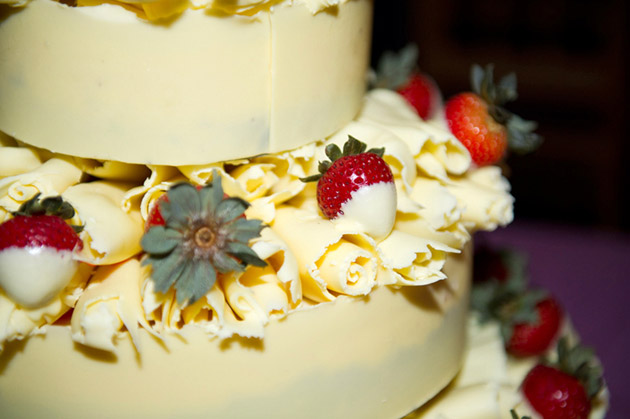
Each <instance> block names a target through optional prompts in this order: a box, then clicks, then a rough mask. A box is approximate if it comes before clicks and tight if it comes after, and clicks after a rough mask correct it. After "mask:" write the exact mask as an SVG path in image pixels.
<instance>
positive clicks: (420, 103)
mask: <svg viewBox="0 0 630 419" xmlns="http://www.w3.org/2000/svg"><path fill="white" fill-rule="evenodd" d="M396 90H397V91H398V93H400V94H401V95H402V96H403V97H404V98H405V99H406V100H407V102H409V104H410V105H411V106H413V108H414V109H415V110H416V112H417V113H418V115H419V116H420V118H422V119H425V120H426V119H430V118H431V117H433V116H434V115H435V112H436V109H437V108H438V105H439V104H440V103H441V95H440V91H439V89H438V87H437V84H436V83H435V81H434V80H433V79H432V78H431V77H429V76H428V75H427V74H424V73H419V72H417V73H413V74H412V75H411V77H410V78H409V80H408V81H407V83H406V84H404V85H403V86H401V87H399V88H398V89H396Z"/></svg>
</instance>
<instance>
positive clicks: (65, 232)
mask: <svg viewBox="0 0 630 419" xmlns="http://www.w3.org/2000/svg"><path fill="white" fill-rule="evenodd" d="M72 216H74V209H72V207H70V205H69V204H67V203H65V202H63V201H62V200H61V198H60V197H51V198H46V199H44V200H42V201H39V200H38V197H37V196H36V197H35V198H33V199H32V200H30V201H28V202H26V203H24V204H23V205H22V206H21V207H20V209H19V210H18V211H17V212H16V213H14V217H13V218H11V219H9V220H8V221H5V222H4V223H2V224H0V286H1V287H2V288H3V290H4V291H5V293H6V294H7V295H8V296H9V297H10V298H11V299H12V300H13V301H14V302H16V303H18V304H20V305H23V306H25V307H29V308H34V307H40V306H42V305H43V304H45V303H47V302H48V301H49V300H50V299H51V298H53V297H54V296H55V295H57V294H58V293H59V292H60V291H61V290H62V289H63V288H64V287H65V286H66V285H67V284H68V282H69V281H70V280H71V279H72V277H73V276H74V273H75V272H76V269H77V262H76V260H75V259H74V252H75V251H78V250H81V249H82V247H83V243H82V241H81V239H80V238H79V236H78V234H77V230H75V229H74V228H73V227H71V226H70V225H68V224H67V223H66V221H64V219H65V218H71V217H72Z"/></svg>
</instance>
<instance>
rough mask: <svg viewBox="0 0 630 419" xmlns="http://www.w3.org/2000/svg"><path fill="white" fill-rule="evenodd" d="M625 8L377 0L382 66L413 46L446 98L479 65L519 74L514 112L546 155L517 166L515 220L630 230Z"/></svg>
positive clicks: (502, 0)
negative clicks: (392, 53) (391, 53)
mask: <svg viewBox="0 0 630 419" xmlns="http://www.w3.org/2000/svg"><path fill="white" fill-rule="evenodd" d="M628 9H629V7H628V5H627V3H626V2H624V1H622V0H601V1H587V0H526V1H523V0H482V1H471V0H450V1H449V0H407V1H404V0H403V1H392V0H376V1H375V16H374V39H373V48H372V50H373V58H372V59H373V63H375V62H376V61H377V59H378V57H380V55H381V54H382V53H383V51H385V50H399V49H400V48H402V47H403V46H404V45H405V44H406V43H408V42H410V41H411V42H415V43H416V44H417V45H418V46H419V49H420V57H419V63H418V64H419V68H420V69H421V70H422V71H424V72H426V73H428V74H430V75H431V76H433V78H434V79H435V80H436V81H437V83H438V85H439V86H440V88H441V90H442V93H443V95H444V96H445V98H448V97H450V96H451V95H453V94H455V93H458V92H460V91H464V90H468V89H469V69H470V66H471V65H472V64H473V63H478V64H480V65H485V64H487V63H494V65H495V77H497V78H498V77H500V76H502V75H504V74H507V73H508V72H511V71H514V72H516V74H517V76H518V82H519V98H518V100H517V101H516V102H514V103H513V104H511V105H508V109H510V110H511V111H513V112H515V113H517V114H518V115H520V116H521V117H523V118H525V119H530V120H535V121H537V122H538V123H539V129H538V130H537V132H538V133H539V134H542V135H543V136H544V138H545V142H544V144H543V146H542V147H541V148H540V149H538V150H537V151H536V152H534V153H533V154H530V155H527V156H516V155H512V156H510V157H509V158H508V161H507V163H508V167H509V168H510V173H509V177H510V181H511V183H512V187H513V195H514V196H515V197H516V206H515V212H516V217H517V219H521V220H523V219H526V220H527V219H532V220H544V221H550V222H554V223H558V222H560V223H563V224H569V225H581V226H588V227H594V228H596V229H603V230H616V231H620V230H621V231H626V232H628V231H630V218H629V217H626V215H627V213H628V211H627V210H626V207H627V205H628V204H629V203H630V201H629V199H628V194H629V193H630V169H629V165H628V164H626V159H627V156H628V153H629V152H630V145H629V144H628V137H629V135H628V128H627V127H626V124H628V123H629V122H626V121H628V120H629V118H628V117H629V116H630V114H629V107H628V101H627V100H626V98H627V97H628V95H629V94H630V90H629V86H628V82H627V74H628V54H627V51H628V49H627V48H628V30H627V23H628Z"/></svg>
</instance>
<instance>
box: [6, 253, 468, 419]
mask: <svg viewBox="0 0 630 419" xmlns="http://www.w3.org/2000/svg"><path fill="white" fill-rule="evenodd" d="M471 253H472V252H471V251H470V246H468V248H467V250H466V251H464V252H463V253H462V254H460V255H451V256H449V259H448V261H447V264H446V266H445V272H446V273H447V275H448V279H446V280H443V281H440V282H437V283H435V284H432V285H428V286H422V287H403V288H400V289H395V288H392V287H380V288H378V289H376V290H374V291H373V292H372V293H370V295H369V296H367V297H363V298H351V297H344V296H340V297H338V298H337V299H336V300H334V301H333V302H330V303H324V304H319V305H317V306H314V307H300V308H299V309H298V311H296V312H294V313H292V314H291V315H289V316H287V317H286V318H284V319H282V320H278V321H272V322H270V324H269V325H268V326H267V328H266V332H265V335H266V336H265V339H264V340H256V339H249V340H247V339H243V338H240V337H237V338H231V339H227V340H224V341H222V342H219V341H217V340H209V339H208V337H207V336H206V335H204V334H203V333H202V332H200V331H199V330H198V329H195V328H194V327H188V326H186V327H184V328H183V329H181V330H180V333H178V334H177V335H174V334H171V335H168V334H167V335H166V336H163V337H162V339H161V340H160V339H158V338H156V337H154V336H153V335H150V334H148V333H143V335H142V339H141V345H140V348H139V350H138V351H136V349H135V348H134V345H133V344H132V342H131V339H122V340H120V341H119V343H118V347H117V352H116V354H111V353H108V352H101V351H99V350H95V349H91V348H87V347H84V346H82V345H80V344H77V343H73V342H72V339H71V337H70V333H71V332H70V327H69V326H63V325H53V326H49V327H47V328H46V329H45V330H44V332H45V333H42V334H41V335H36V336H33V337H30V338H29V339H27V340H24V341H19V342H16V341H14V342H11V343H10V344H8V345H7V346H6V348H5V352H4V353H3V357H2V358H0V360H1V362H0V406H2V410H3V414H6V415H7V416H6V417H29V418H34V417H47V418H53V417H64V418H75V417H76V418H86V417H90V418H93V417H120V418H122V417H133V418H138V417H152V418H160V417H164V418H166V417H186V418H194V417H204V418H210V417H212V418H259V417H261V415H262V416H263V417H274V418H295V417H300V418H323V417H326V418H350V417H360V418H379V419H383V418H400V417H402V416H404V415H405V414H407V413H409V412H410V411H412V410H414V409H416V408H417V407H418V406H421V405H422V404H424V403H425V402H427V401H428V400H429V399H431V398H432V397H433V396H434V395H436V394H437V393H438V392H439V391H440V390H442V389H443V388H444V387H445V386H447V385H448V383H449V382H450V381H451V380H452V379H453V377H454V376H455V375H456V374H457V372H458V371H459V370H460V367H461V365H462V362H463V356H464V350H465V340H466V321H467V315H468V299H469V290H470V281H471Z"/></svg>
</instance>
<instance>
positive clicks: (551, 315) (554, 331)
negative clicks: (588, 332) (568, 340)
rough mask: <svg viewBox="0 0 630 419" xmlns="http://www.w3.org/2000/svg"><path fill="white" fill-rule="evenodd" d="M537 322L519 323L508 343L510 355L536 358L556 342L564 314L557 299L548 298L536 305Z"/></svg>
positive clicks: (515, 326) (514, 327) (507, 347)
mask: <svg viewBox="0 0 630 419" xmlns="http://www.w3.org/2000/svg"><path fill="white" fill-rule="evenodd" d="M535 310H536V317H537V318H538V320H537V321H536V322H530V323H527V322H523V323H517V324H515V325H514V326H513V329H512V335H511V336H510V339H509V340H508V341H507V343H506V349H507V351H508V352H509V353H511V354H512V355H516V356H521V357H524V356H534V355H540V354H542V353H544V352H545V351H546V350H547V349H548V348H549V347H550V346H551V343H552V342H553V341H554V339H555V338H556V336H557V335H558V332H559V331H560V326H561V323H562V317H563V312H562V309H561V308H560V305H559V304H558V303H557V302H556V300H555V299H553V298H551V297H547V298H545V299H543V300H541V301H539V302H538V303H537V304H536V307H535Z"/></svg>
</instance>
